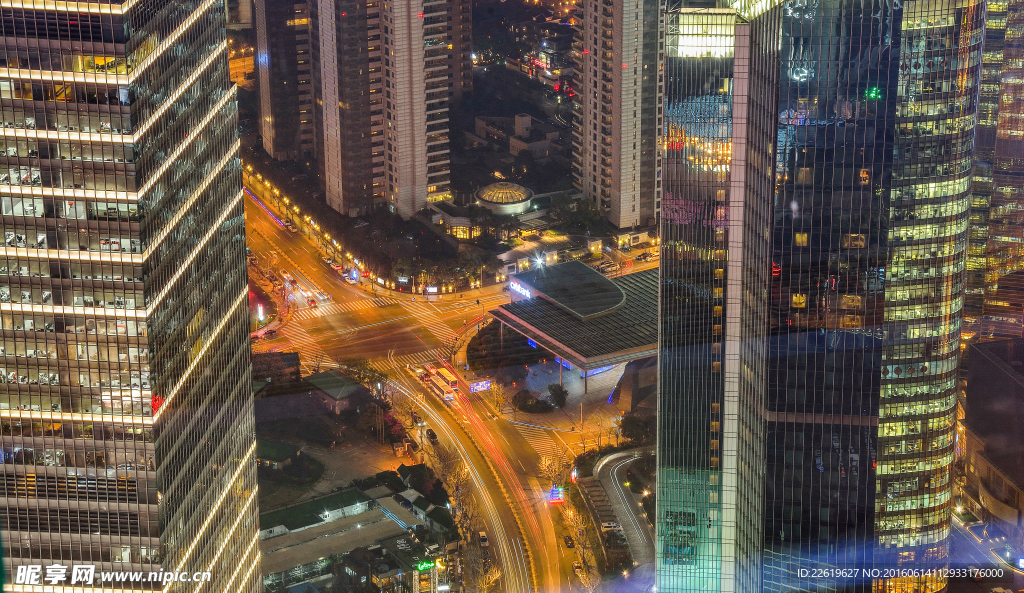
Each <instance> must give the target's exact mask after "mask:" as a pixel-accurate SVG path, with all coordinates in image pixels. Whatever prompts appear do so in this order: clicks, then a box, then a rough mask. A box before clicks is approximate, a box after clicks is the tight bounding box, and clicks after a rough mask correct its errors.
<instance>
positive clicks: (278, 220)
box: [243, 188, 284, 229]
mask: <svg viewBox="0 0 1024 593" xmlns="http://www.w3.org/2000/svg"><path fill="white" fill-rule="evenodd" d="M243 189H244V190H245V193H247V194H249V197H250V198H252V200H253V201H254V202H256V204H257V205H258V206H259V207H260V208H263V211H264V212H266V213H267V216H269V217H270V218H272V219H273V220H274V222H276V223H277V226H279V227H281V228H282V229H283V228H284V223H283V222H281V219H280V218H278V217H276V216H274V213H273V212H271V211H270V210H269V209H268V208H267V207H266V206H264V205H263V202H261V201H260V199H259V198H257V197H256V196H255V195H253V193H252V192H251V191H249V188H243Z"/></svg>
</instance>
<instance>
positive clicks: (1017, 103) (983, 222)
mask: <svg viewBox="0 0 1024 593" xmlns="http://www.w3.org/2000/svg"><path fill="white" fill-rule="evenodd" d="M1022 27H1024V2H1021V1H1020V0H1010V1H1008V2H990V3H988V5H987V11H986V23H985V48H984V54H983V56H982V66H981V91H980V98H979V107H978V127H977V132H976V134H975V136H976V137H975V143H976V145H977V153H976V156H975V165H974V175H973V180H972V187H971V224H970V231H969V232H970V239H969V243H968V256H967V269H968V273H967V283H968V287H967V288H968V290H967V292H968V297H967V303H968V307H967V310H968V314H970V315H972V316H977V315H979V314H984V315H986V316H990V317H1001V316H1004V309H1005V303H1003V302H1002V299H1000V298H998V296H997V295H996V292H997V291H998V288H999V283H1000V278H1002V277H1003V276H1005V275H1007V274H1012V273H1013V272H1017V271H1020V270H1024V249H1022V248H1021V241H1022V240H1024V215H1022V214H1021V208H1022V207H1024V39H1022V38H1021V33H1020V32H1021V29H1022ZM996 321H997V324H998V320H996ZM985 325H986V326H987V325H989V324H985ZM983 331H984V329H983Z"/></svg>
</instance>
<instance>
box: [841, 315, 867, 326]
mask: <svg viewBox="0 0 1024 593" xmlns="http://www.w3.org/2000/svg"><path fill="white" fill-rule="evenodd" d="M862 325H863V320H862V319H861V316H860V315H843V317H842V318H841V319H840V320H839V327H840V328H841V329H857V328H859V327H861V326H862Z"/></svg>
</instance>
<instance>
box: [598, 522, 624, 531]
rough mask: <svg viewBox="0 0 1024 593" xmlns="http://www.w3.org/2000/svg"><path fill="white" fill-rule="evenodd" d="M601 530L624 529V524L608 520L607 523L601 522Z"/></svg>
mask: <svg viewBox="0 0 1024 593" xmlns="http://www.w3.org/2000/svg"><path fill="white" fill-rule="evenodd" d="M601 531H622V525H619V524H618V523H614V522H612V521H608V522H605V523H601Z"/></svg>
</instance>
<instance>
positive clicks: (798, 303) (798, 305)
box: [791, 292, 807, 309]
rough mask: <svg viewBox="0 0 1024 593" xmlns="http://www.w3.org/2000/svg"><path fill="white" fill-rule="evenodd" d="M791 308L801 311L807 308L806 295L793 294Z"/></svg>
mask: <svg viewBox="0 0 1024 593" xmlns="http://www.w3.org/2000/svg"><path fill="white" fill-rule="evenodd" d="M791 300H792V302H793V308H794V309H803V308H805V307H806V306H807V295H806V294H802V293H799V292H798V293H794V294H793V297H792V299H791Z"/></svg>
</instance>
